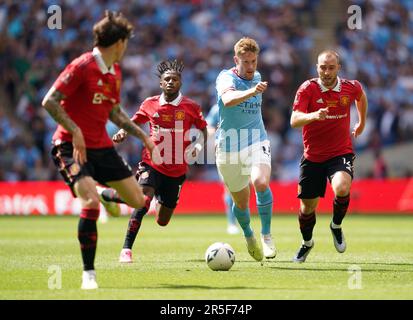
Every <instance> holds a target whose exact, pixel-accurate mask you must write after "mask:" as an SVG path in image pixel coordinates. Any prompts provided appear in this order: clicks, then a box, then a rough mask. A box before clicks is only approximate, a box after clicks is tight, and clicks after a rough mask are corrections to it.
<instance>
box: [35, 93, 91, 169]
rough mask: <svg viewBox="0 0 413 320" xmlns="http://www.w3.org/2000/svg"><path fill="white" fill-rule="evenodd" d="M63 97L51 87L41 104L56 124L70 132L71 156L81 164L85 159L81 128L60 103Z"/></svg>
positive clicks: (84, 145)
mask: <svg viewBox="0 0 413 320" xmlns="http://www.w3.org/2000/svg"><path fill="white" fill-rule="evenodd" d="M64 98H65V96H64V94H63V93H61V92H60V91H58V90H56V89H55V88H54V87H52V88H51V89H50V90H49V92H48V93H47V94H46V96H45V97H44V99H43V101H42V106H43V107H44V108H45V109H46V110H47V112H48V113H49V114H50V116H51V117H52V118H53V119H54V120H55V121H56V122H57V123H58V124H60V125H61V126H63V128H65V129H66V130H67V131H68V132H70V133H71V134H72V139H73V141H72V144H73V158H74V159H75V161H76V162H78V163H80V164H83V163H85V162H86V161H87V158H86V144H85V139H84V138H83V134H82V130H80V128H79V127H78V126H77V125H76V123H75V122H74V121H73V120H72V119H71V118H70V117H69V115H68V114H67V113H66V111H65V110H64V109H63V108H62V106H61V105H60V102H61V101H62V100H63V99H64Z"/></svg>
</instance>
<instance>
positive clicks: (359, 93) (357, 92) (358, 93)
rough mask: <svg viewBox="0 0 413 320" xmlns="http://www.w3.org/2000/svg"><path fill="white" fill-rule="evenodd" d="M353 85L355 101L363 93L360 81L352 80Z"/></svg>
mask: <svg viewBox="0 0 413 320" xmlns="http://www.w3.org/2000/svg"><path fill="white" fill-rule="evenodd" d="M353 84H354V86H355V87H356V92H355V99H356V100H357V101H359V100H360V98H361V96H362V94H363V86H362V85H361V83H360V82H358V81H357V80H354V82H353Z"/></svg>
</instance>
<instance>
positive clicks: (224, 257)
mask: <svg viewBox="0 0 413 320" xmlns="http://www.w3.org/2000/svg"><path fill="white" fill-rule="evenodd" d="M205 261H206V263H207V265H208V267H210V268H211V269H212V270H214V271H228V270H229V269H231V267H232V266H233V265H234V262H235V251H234V249H233V248H232V247H231V246H230V245H229V244H228V243H224V242H215V243H213V244H211V245H210V246H209V247H208V249H207V250H206V252H205Z"/></svg>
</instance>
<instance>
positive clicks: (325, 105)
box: [291, 50, 367, 262]
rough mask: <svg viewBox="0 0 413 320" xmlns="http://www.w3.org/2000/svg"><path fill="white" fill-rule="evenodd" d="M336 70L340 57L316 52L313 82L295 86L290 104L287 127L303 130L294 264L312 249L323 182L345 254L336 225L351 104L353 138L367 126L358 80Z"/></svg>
mask: <svg viewBox="0 0 413 320" xmlns="http://www.w3.org/2000/svg"><path fill="white" fill-rule="evenodd" d="M339 70H340V60H339V55H338V54H337V53H336V52H335V51H332V50H326V51H323V52H321V53H320V54H319V55H318V64H317V72H318V78H315V79H310V80H308V81H306V82H304V83H303V84H302V85H301V86H300V88H299V89H298V91H297V94H296V97H295V101H294V104H293V112H292V115H291V126H292V127H293V128H301V127H302V128H303V129H302V131H303V143H304V155H303V157H302V159H301V163H300V180H299V188H298V198H300V212H299V216H298V220H299V223H300V230H301V234H302V237H303V242H302V246H301V247H300V249H299V250H298V252H297V254H296V256H295V257H294V258H293V261H294V262H304V261H305V259H306V258H307V256H308V254H309V253H310V251H311V249H312V248H313V247H314V240H313V229H314V225H315V223H316V216H315V210H316V208H317V205H318V201H319V197H324V194H325V190H326V185H327V179H329V181H330V184H331V186H332V189H333V192H334V195H335V198H334V203H333V218H332V221H331V223H330V229H331V233H332V236H333V242H334V246H335V248H336V250H337V251H338V252H340V253H343V252H344V251H345V250H346V241H345V238H344V234H343V231H342V229H341V223H342V221H343V219H344V216H345V215H346V212H347V208H348V206H349V202H350V187H351V182H352V179H353V161H354V158H355V156H354V153H353V146H352V141H351V135H350V107H351V105H352V104H353V102H354V101H355V103H356V108H357V112H358V118H359V119H358V120H359V121H358V123H357V124H356V125H355V127H354V129H353V131H352V135H353V136H354V138H357V137H358V136H359V135H360V134H361V133H362V132H363V129H364V126H365V123H366V115H367V97H366V94H365V92H364V91H363V88H362V87H361V85H360V83H359V82H358V81H356V80H346V79H340V78H339V77H338V76H337V74H338V72H339Z"/></svg>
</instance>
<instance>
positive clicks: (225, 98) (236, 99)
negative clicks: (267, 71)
mask: <svg viewBox="0 0 413 320" xmlns="http://www.w3.org/2000/svg"><path fill="white" fill-rule="evenodd" d="M267 87H268V82H267V81H264V82H259V83H258V84H257V85H256V86H255V87H253V88H251V89H248V90H229V91H227V92H225V93H224V94H223V95H222V102H223V103H224V106H225V107H234V106H236V105H238V104H240V103H242V102H244V101H245V100H247V99H249V98H251V97H253V96H255V95H257V94H259V93H263V92H264V91H265V90H266V89H267Z"/></svg>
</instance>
